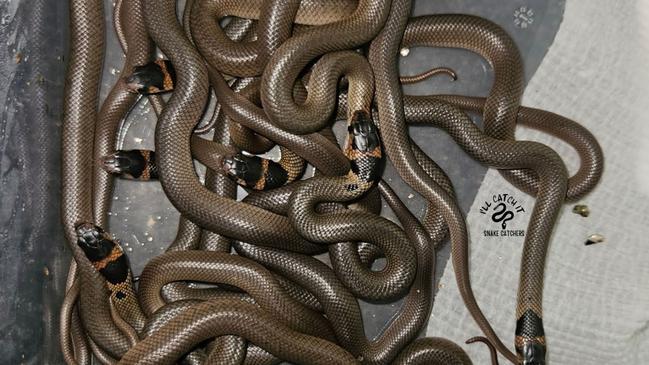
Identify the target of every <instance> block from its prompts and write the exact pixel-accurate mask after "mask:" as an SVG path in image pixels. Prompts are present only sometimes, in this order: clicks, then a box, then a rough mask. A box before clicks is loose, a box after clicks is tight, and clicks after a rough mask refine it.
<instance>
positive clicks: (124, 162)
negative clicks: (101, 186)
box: [99, 150, 158, 181]
mask: <svg viewBox="0 0 649 365" xmlns="http://www.w3.org/2000/svg"><path fill="white" fill-rule="evenodd" d="M99 163H100V165H101V167H102V168H103V169H104V170H105V171H106V172H108V173H110V174H113V175H117V176H119V177H122V178H125V179H129V180H143V181H146V180H155V179H157V178H158V168H157V165H156V164H155V152H153V151H149V150H118V151H115V152H114V153H111V154H109V155H106V156H104V157H102V158H101V160H100V161H99Z"/></svg>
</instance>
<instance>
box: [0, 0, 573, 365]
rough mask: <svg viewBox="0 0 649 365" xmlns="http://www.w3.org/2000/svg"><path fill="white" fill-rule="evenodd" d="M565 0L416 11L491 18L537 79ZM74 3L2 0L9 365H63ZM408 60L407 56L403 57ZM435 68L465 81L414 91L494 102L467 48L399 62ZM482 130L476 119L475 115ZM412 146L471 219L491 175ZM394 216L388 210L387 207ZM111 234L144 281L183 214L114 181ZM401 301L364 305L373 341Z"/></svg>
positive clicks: (150, 141) (4, 340) (136, 128)
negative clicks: (68, 75) (67, 95)
mask: <svg viewBox="0 0 649 365" xmlns="http://www.w3.org/2000/svg"><path fill="white" fill-rule="evenodd" d="M564 2H565V0H553V1H541V0H529V1H513V0H481V1H452V0H445V1H430V0H429V1H424V0H416V1H415V2H414V3H415V5H414V15H424V14H435V13H468V14H474V15H479V16H482V17H485V18H487V19H490V20H492V21H494V22H496V23H498V24H499V25H501V26H502V27H504V28H505V29H506V30H507V31H508V33H509V34H510V35H511V36H512V37H513V38H514V40H515V41H516V43H517V44H518V46H519V49H520V51H521V54H522V56H523V59H524V62H525V67H526V77H527V79H528V80H529V78H530V77H531V75H532V74H533V73H534V70H535V69H536V68H537V67H538V65H539V64H540V62H541V60H542V58H543V56H544V54H545V53H546V51H547V48H548V47H549V46H550V44H551V43H552V40H553V38H554V35H555V33H556V31H557V29H558V27H559V24H560V23H561V17H562V14H563V9H564ZM112 6H113V2H112V1H111V0H106V21H107V23H108V24H109V32H108V34H107V46H108V49H107V53H106V62H105V67H104V82H103V84H102V88H101V95H102V97H104V96H105V95H106V94H107V93H108V90H109V89H110V87H111V86H112V84H113V83H114V82H115V81H116V80H117V78H118V77H120V76H121V75H120V74H119V70H120V68H121V63H122V61H123V56H122V53H121V49H120V47H119V44H118V43H117V40H116V38H115V35H114V34H113V32H111V31H110V29H111V28H110V17H111V14H112ZM66 47H67V2H65V1H58V0H3V1H0V60H1V61H0V100H1V101H2V109H0V113H1V114H2V118H1V120H0V281H1V283H2V284H1V285H0V363H3V364H4V363H7V364H19V363H25V364H40V363H53V364H59V363H62V359H61V357H60V355H59V354H58V338H57V335H56V331H57V326H58V324H57V317H58V308H59V303H60V301H61V296H62V292H63V288H64V281H65V276H66V273H67V265H68V262H69V258H68V254H67V253H66V249H65V245H66V244H65V242H64V240H63V237H62V233H61V228H60V212H59V209H60V203H59V200H60V181H59V180H60V172H59V169H60V156H59V147H60V141H59V139H60V122H61V114H60V112H61V103H62V92H63V79H64V72H65V55H66ZM404 53H405V52H404ZM434 66H447V67H451V68H453V69H454V70H455V71H456V72H457V73H458V76H459V80H458V81H455V82H450V81H449V80H448V79H446V78H445V77H437V78H433V79H432V80H428V81H425V82H422V83H420V84H416V85H411V86H406V87H405V91H406V93H409V94H431V93H457V94H466V95H485V94H486V93H487V92H488V90H489V87H490V85H491V82H492V76H491V73H490V70H489V65H488V64H487V63H486V62H485V61H484V60H482V59H481V58H480V57H478V56H476V55H474V54H471V53H470V52H466V51H461V50H450V49H424V48H421V49H419V48H417V49H412V50H410V52H409V54H408V55H407V56H406V57H402V59H401V72H402V74H414V73H418V72H420V71H423V70H427V69H429V68H431V67H434ZM478 123H479V118H478ZM154 124H155V120H154V116H153V112H152V110H151V108H150V106H149V105H148V103H147V102H146V101H145V100H143V101H142V102H141V103H140V104H139V105H138V106H137V107H136V108H135V109H134V111H133V112H132V114H131V117H130V118H129V119H127V120H126V121H125V128H124V130H125V131H126V132H125V134H124V135H123V138H121V140H122V146H123V148H148V149H152V148H153V145H154V136H153V131H154ZM411 135H412V136H413V138H414V140H415V141H416V142H417V143H418V144H419V145H420V146H421V147H422V149H423V150H424V151H426V152H427V153H428V154H429V155H430V156H431V157H433V159H435V161H436V162H438V164H439V165H440V166H441V167H442V168H444V170H445V171H446V172H447V174H448V175H449V176H450V177H451V180H452V181H453V183H454V186H455V189H456V192H457V195H458V197H459V201H460V206H461V208H462V209H463V210H464V211H466V210H467V209H468V208H469V206H470V204H471V203H472V201H473V198H474V196H475V193H476V191H477V189H478V187H479V185H480V183H481V181H482V178H483V176H484V173H485V168H484V167H483V166H481V165H479V164H477V163H475V162H474V161H473V160H471V159H470V158H469V157H468V156H466V155H465V154H464V152H462V150H461V149H460V148H459V147H457V146H456V145H455V143H453V142H452V141H451V140H450V138H448V137H447V136H446V135H445V134H444V133H443V132H440V131H437V130H435V129H433V128H426V127H417V128H412V130H411ZM384 178H385V179H386V180H387V181H388V182H389V183H390V184H391V185H392V186H393V187H394V188H395V190H396V191H397V193H398V194H399V195H400V196H401V197H402V199H403V200H404V201H405V202H406V203H407V204H408V206H409V208H410V209H411V210H412V211H413V212H414V213H415V214H417V215H419V216H421V214H422V213H423V211H424V209H425V205H424V202H423V201H422V200H421V199H420V198H419V197H418V196H417V194H415V193H414V192H413V191H412V190H411V189H409V188H408V187H407V186H405V185H404V184H403V183H402V182H401V180H400V179H399V177H398V176H397V175H396V173H395V172H394V170H393V168H392V167H391V166H390V165H388V166H387V168H386V172H385V176H384ZM384 211H385V214H386V215H387V216H389V217H390V216H391V213H390V212H389V211H388V209H384ZM110 214H111V216H110V231H111V232H112V233H114V234H115V235H117V236H118V237H119V238H120V239H121V240H122V242H123V244H124V246H125V248H126V251H127V253H128V255H129V257H130V259H131V263H132V265H133V271H134V272H135V274H136V275H137V274H138V273H139V272H140V271H141V270H142V268H143V266H144V264H145V263H146V262H147V261H148V259H150V258H151V257H152V256H154V255H156V254H158V253H160V252H162V251H163V250H164V248H165V247H166V246H167V245H168V244H169V243H170V242H171V241H172V239H173V237H174V234H175V231H176V228H177V221H178V214H177V212H176V211H175V209H174V208H173V207H172V206H171V204H170V203H169V202H168V200H167V199H166V198H165V197H164V194H163V193H162V189H161V188H160V185H159V184H158V183H155V182H153V183H137V182H128V181H117V184H116V189H115V198H114V201H113V206H112V209H111V212H110ZM447 246H448V245H446V247H445V248H444V249H442V251H441V252H440V253H439V255H438V265H437V273H438V275H439V274H440V273H441V272H442V270H443V268H444V266H445V264H446V261H447V259H448V247H447ZM398 307H399V303H393V304H386V305H375V304H366V303H363V312H364V317H365V323H366V328H367V333H368V336H375V335H376V334H377V333H379V332H380V330H381V329H382V328H383V327H384V325H385V322H386V320H388V319H389V318H391V317H392V315H393V313H394V312H395V311H396V310H397V309H398Z"/></svg>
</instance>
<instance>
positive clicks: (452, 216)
mask: <svg viewBox="0 0 649 365" xmlns="http://www.w3.org/2000/svg"><path fill="white" fill-rule="evenodd" d="M70 3H71V6H70V14H71V22H70V24H71V29H72V31H71V51H70V63H69V70H68V76H67V80H66V92H65V94H66V95H65V115H64V121H63V182H64V184H63V201H64V227H65V232H66V238H67V239H68V241H69V243H70V249H71V251H72V253H73V257H74V259H75V260H74V262H75V263H74V264H73V265H72V266H71V270H70V276H69V280H68V285H67V290H68V293H67V295H66V298H65V301H64V305H63V308H62V314H61V323H62V325H61V333H62V337H61V344H62V349H63V354H64V358H65V359H66V362H68V364H70V365H72V364H75V363H78V364H87V363H89V358H88V352H89V351H90V350H91V351H92V352H93V354H94V355H95V357H97V359H99V360H100V361H101V362H103V363H115V362H119V363H120V364H172V363H175V362H177V361H182V362H183V363H187V364H196V365H198V364H212V363H234V364H243V363H245V364H274V363H278V362H279V361H281V360H287V361H292V362H295V363H313V364H354V363H363V364H388V363H393V364H419V363H421V364H423V363H433V364H437V363H439V364H470V363H471V360H470V359H469V358H468V356H467V355H466V353H464V351H463V350H462V349H461V348H460V347H458V346H457V345H455V344H453V343H451V342H450V341H448V340H444V339H441V338H426V339H418V340H416V337H417V335H418V334H419V332H420V331H421V329H422V328H423V327H424V325H425V323H426V321H427V319H428V315H429V313H430V310H431V306H432V287H431V286H432V282H433V280H432V275H433V273H434V257H435V247H437V246H438V245H440V244H441V243H442V242H443V240H444V238H445V237H446V236H447V235H448V237H449V238H450V241H451V245H452V262H453V267H454V270H455V274H456V278H457V281H458V287H459V289H460V293H461V295H462V298H463V299H464V302H465V304H466V306H467V308H468V310H469V312H470V313H471V315H472V316H473V317H474V319H475V320H476V322H477V323H478V325H479V327H480V328H481V330H482V331H483V332H484V334H485V336H486V337H487V338H488V341H487V343H488V344H490V345H493V346H494V347H495V349H496V350H497V351H498V352H500V353H501V354H502V355H504V356H505V357H506V358H507V359H508V360H510V361H511V362H513V363H522V364H544V363H545V353H546V351H547V350H546V343H545V337H544V329H543V324H542V306H541V304H542V290H543V269H544V265H545V256H546V252H547V248H548V244H549V241H550V236H551V233H552V227H553V226H554V223H555V220H556V219H557V215H558V211H559V208H560V206H561V204H562V203H563V202H564V201H565V200H576V199H579V198H581V197H583V196H584V195H585V194H587V193H588V192H589V191H591V190H592V189H593V188H594V187H595V185H596V183H597V181H598V180H599V179H600V177H601V175H602V171H603V155H602V152H601V149H600V147H599V145H598V144H597V141H596V140H595V138H594V137H593V136H592V135H591V134H590V133H589V132H588V131H587V130H586V129H585V128H583V127H581V126H579V125H578V124H577V123H575V122H573V121H570V120H568V119H566V118H563V117H561V116H558V115H555V114H552V113H550V112H546V111H542V110H537V109H531V108H525V107H521V105H520V101H521V96H522V91H523V81H522V75H523V72H522V61H521V59H520V56H519V54H518V50H517V49H516V46H515V44H514V42H513V41H512V40H511V38H510V37H509V36H508V35H507V34H506V33H505V32H504V31H503V30H502V29H500V28H499V27H498V26H496V25H495V24H493V23H491V22H489V21H486V20H483V19H480V18H477V17H473V16H467V15H431V16H424V17H418V18H412V19H410V18H409V14H410V10H411V4H410V1H409V0H391V1H390V0H381V1H369V0H359V1H352V0H327V1H312V0H304V1H293V0H291V1H277V0H249V1H245V2H241V1H232V0H193V1H187V4H186V8H185V10H184V13H183V15H182V24H181V23H179V21H178V20H177V16H176V2H175V1H172V0H163V1H159V0H135V1H118V3H117V4H116V7H115V12H114V18H115V19H114V20H115V24H116V27H115V28H116V31H117V34H118V39H119V41H120V44H121V46H122V49H123V50H124V52H125V55H126V58H125V62H124V67H123V70H124V74H125V75H128V76H127V77H125V78H123V79H120V80H119V81H118V82H117V83H116V84H115V86H114V87H113V89H112V91H111V93H110V94H109V96H108V97H107V98H106V100H105V101H104V102H103V104H102V107H101V108H100V109H99V110H100V112H99V113H97V110H98V108H97V106H98V94H97V88H96V87H95V86H96V85H98V84H99V81H100V80H99V75H100V71H101V67H102V59H103V49H104V44H103V38H104V27H103V7H102V4H101V2H100V1H97V0H92V1H81V0H71V1H70ZM226 17H227V18H230V19H229V23H228V25H226V26H221V25H220V22H219V21H221V20H222V19H223V18H226ZM98 22H99V23H101V24H97V23H98ZM149 37H150V38H149ZM151 40H153V42H151ZM153 43H155V45H156V46H157V47H159V48H160V49H161V51H162V52H163V53H164V54H165V59H158V60H155V61H152V60H151V59H150V57H151V53H152V50H153V47H152V45H153ZM368 44H369V49H365V48H364V47H365V46H366V45H368ZM414 46H427V47H455V48H463V49H468V50H471V51H473V52H476V53H478V54H480V55H481V56H482V57H484V58H485V59H486V60H487V61H488V62H489V63H490V65H491V67H492V69H493V72H494V76H495V77H494V84H493V86H492V89H491V91H490V92H489V94H488V95H487V96H486V97H485V98H475V97H464V96H450V95H433V96H426V97H413V96H404V95H402V92H401V87H400V85H401V83H412V82H418V81H420V80H423V79H424V78H427V77H429V76H431V75H434V74H437V73H440V72H443V73H447V74H449V75H452V76H453V77H454V78H455V74H454V72H453V70H451V69H447V68H443V69H434V70H431V71H429V72H425V73H423V74H421V75H415V76H412V77H404V78H400V77H399V75H398V70H397V62H396V61H397V55H398V51H399V48H400V47H414ZM459 77H461V75H459ZM210 88H211V89H212V91H210ZM163 92H168V93H169V94H170V98H169V99H168V101H165V100H164V99H162V98H161V97H160V96H159V95H157V94H159V93H163ZM211 92H213V95H214V96H215V98H216V103H217V105H216V107H215V108H214V112H213V114H212V115H211V116H209V115H208V116H204V115H203V114H204V113H205V109H206V104H207V102H208V95H210V94H211ZM137 93H140V94H145V95H148V98H149V101H150V102H151V104H152V105H153V106H154V109H155V110H156V113H157V114H158V123H157V126H156V137H155V151H145V150H131V151H124V150H116V141H117V135H118V133H119V125H120V122H121V121H122V120H123V119H125V118H126V116H127V114H128V113H129V111H130V109H131V108H132V106H133V105H134V104H135V103H136V102H137V100H139V96H138V95H137ZM464 111H473V112H479V113H482V115H483V119H484V122H485V129H484V131H482V130H480V129H479V128H478V127H476V126H475V125H474V124H473V122H472V121H471V119H470V118H469V117H468V116H467V115H466V114H465V112H464ZM337 118H338V119H345V120H346V122H347V131H348V139H347V142H346V143H345V144H344V146H343V147H342V148H340V147H339V146H338V144H337V140H336V138H335V136H334V135H333V134H332V132H331V124H332V122H333V120H334V119H337ZM201 120H204V121H205V122H204V123H205V124H201V125H200V127H197V125H199V123H200V121H201ZM517 123H520V124H523V125H527V126H530V127H532V128H537V129H540V130H542V131H545V132H548V133H550V134H553V135H555V136H556V137H558V138H560V139H563V140H565V141H567V142H568V143H570V144H572V145H573V146H574V147H575V148H576V150H577V151H578V154H579V156H580V158H581V160H582V164H581V166H580V169H579V170H578V171H577V173H576V174H575V175H574V176H572V177H570V178H568V176H567V171H566V168H565V166H564V164H563V161H562V160H561V158H559V156H557V155H556V153H555V152H554V151H552V150H551V149H550V148H549V147H546V146H544V145H542V144H540V143H536V142H529V141H516V140H515V138H514V130H515V126H516V124H517ZM408 124H428V125H433V126H435V127H437V128H442V129H444V130H445V131H446V132H447V133H449V134H450V135H451V137H452V138H453V139H454V140H455V141H456V142H457V143H458V144H459V145H460V146H461V147H462V148H463V149H464V150H465V151H466V152H467V153H468V154H469V155H471V156H472V157H473V158H475V159H476V160H478V161H480V162H482V163H484V164H486V165H489V166H491V167H494V168H497V169H499V171H500V172H501V173H502V174H503V176H505V177H506V178H507V180H509V181H510V182H511V183H512V184H514V185H515V186H517V187H518V188H520V189H522V190H524V191H526V192H528V193H530V194H532V195H534V196H535V197H536V203H535V206H534V209H533V211H532V215H531V219H530V223H529V226H528V229H527V235H526V238H525V244H524V250H523V257H522V265H521V276H520V282H519V288H518V290H519V292H518V304H517V308H516V317H515V318H516V321H517V326H516V333H515V341H514V342H515V343H514V344H515V346H514V347H515V349H516V354H515V353H514V352H512V351H511V350H509V348H508V347H507V346H505V345H504V344H503V342H502V341H501V340H500V338H499V336H498V335H497V334H496V333H495V331H494V330H493V328H492V327H491V325H490V324H489V322H488V321H487V320H486V318H485V316H484V315H483V313H482V311H481V310H480V307H479V306H478V304H477V303H476V300H475V298H474V296H473V291H472V289H471V283H470V278H469V260H468V257H469V256H468V237H467V227H466V222H465V220H464V217H463V216H462V213H461V212H460V210H459V208H458V206H457V204H456V202H455V193H454V191H453V187H452V184H451V183H450V181H449V179H448V177H447V176H446V175H445V174H444V172H443V170H441V168H440V167H439V166H437V164H435V162H434V161H433V160H432V159H431V158H430V157H428V156H426V154H425V153H423V152H422V151H421V149H419V147H418V146H417V145H416V144H415V143H414V142H413V141H412V140H411V139H410V138H409V136H408V132H407V125H408ZM212 128H213V129H214V130H215V133H214V137H213V140H212V141H209V140H207V139H205V138H203V137H201V136H199V134H202V133H204V132H205V131H207V130H209V129H212ZM88 141H91V142H90V143H88ZM275 145H277V146H278V148H279V149H280V151H281V155H282V157H281V159H280V160H279V161H272V160H269V159H267V158H263V157H261V156H255V155H251V154H249V153H253V154H261V153H263V152H266V151H268V150H269V149H270V148H272V147H273V146H275ZM242 151H246V152H249V153H247V154H244V153H242ZM384 155H387V157H388V158H389V159H390V160H391V162H392V163H393V165H394V166H395V168H396V170H397V172H398V173H399V175H400V176H401V177H402V178H403V180H404V181H405V182H406V183H407V184H408V185H410V186H411V187H412V188H413V189H414V190H415V191H417V192H418V193H419V194H420V195H421V196H422V197H423V198H424V199H425V200H426V201H427V203H428V208H427V211H426V213H425V215H424V217H423V219H422V221H421V222H419V220H418V219H417V218H416V217H414V216H413V215H412V214H411V213H410V212H409V211H408V210H407V209H406V207H405V206H404V205H403V203H401V201H400V199H399V197H398V196H397V195H396V194H395V193H394V191H392V190H391V188H390V187H389V185H388V184H386V183H385V182H384V181H381V165H382V160H383V157H384ZM194 159H196V160H198V161H200V162H201V163H203V164H204V165H205V166H206V167H207V168H208V172H207V175H206V179H205V184H204V185H203V184H202V183H201V182H200V180H199V178H198V176H197V174H196V172H195V168H194V164H193V160H194ZM93 160H94V161H95V163H93ZM99 161H100V162H101V163H98V162H99ZM307 162H308V163H310V164H311V165H313V166H314V167H315V169H316V173H315V175H314V177H311V178H307V179H304V180H299V178H300V177H301V175H302V172H303V171H304V169H305V168H304V166H305V164H306V163H307ZM87 171H93V173H92V174H89V173H88V172H87ZM111 174H114V175H121V176H122V177H125V178H129V179H133V180H155V179H159V181H160V183H161V185H162V187H163V190H164V192H165V194H166V195H167V197H168V198H169V200H170V201H171V202H172V204H173V205H174V207H175V208H176V209H178V211H179V212H180V213H181V219H180V222H179V229H178V233H177V236H176V238H175V239H174V241H173V242H172V243H171V244H170V245H169V247H168V248H167V252H166V253H164V254H163V255H161V256H158V257H156V258H153V259H152V260H151V261H150V262H149V263H148V265H147V266H146V268H145V270H144V272H143V273H142V275H141V278H140V282H139V287H138V289H137V290H135V287H134V285H133V283H132V274H131V272H130V269H129V267H128V260H127V259H126V256H125V254H124V252H123V251H122V250H121V248H120V246H119V243H117V242H116V241H115V240H114V239H113V238H111V237H110V236H108V235H107V233H106V232H105V231H104V229H105V228H106V227H107V223H108V222H107V211H108V209H109V204H110V196H111V194H112V176H111ZM228 176H229V177H228ZM235 182H236V183H238V184H239V185H242V186H243V187H245V188H247V189H249V190H250V194H249V195H248V196H247V197H246V198H245V199H244V200H243V201H237V200H236V190H235V187H236V185H235ZM377 185H378V187H376V186H377ZM379 194H380V195H382V196H383V199H384V200H385V201H386V202H387V203H388V205H389V206H390V207H391V209H392V210H393V211H394V212H395V214H396V216H397V218H398V220H399V223H400V225H399V224H396V223H393V222H391V221H389V220H387V219H385V218H382V217H380V216H378V213H379V212H380V203H381V200H380V196H379ZM117 236H119V233H118V234H117ZM231 248H234V249H235V250H236V252H237V253H238V254H239V255H232V254H231V253H230V250H231ZM199 250H200V251H199ZM326 250H328V251H329V257H330V259H331V267H330V266H328V265H326V264H324V263H322V262H320V261H318V260H316V259H315V258H313V257H310V256H309V255H313V254H318V253H322V252H324V251H326ZM380 257H382V258H384V259H385V262H386V264H385V267H384V268H382V269H380V270H373V269H372V268H371V267H372V264H373V263H374V261H375V260H377V259H378V258H380ZM197 282H198V283H201V284H206V283H208V284H209V285H208V286H207V287H205V286H204V285H203V286H200V287H197V286H196V285H195V284H194V283H197ZM215 285H216V286H215ZM400 297H405V299H404V303H403V305H402V308H401V310H400V311H399V313H398V314H397V315H396V316H395V317H394V318H393V319H392V321H391V322H390V323H389V324H388V326H387V327H386V328H385V329H384V331H383V332H382V333H381V334H380V335H379V336H378V337H377V338H376V339H374V340H370V339H368V338H367V337H366V336H365V333H364V330H363V326H362V317H361V315H360V309H359V307H358V302H357V298H362V299H365V300H371V301H388V300H394V299H397V298H400ZM140 304H141V306H140ZM77 313H78V314H77ZM86 334H87V337H86ZM492 361H493V362H497V359H496V358H495V357H494V358H493V360H492Z"/></svg>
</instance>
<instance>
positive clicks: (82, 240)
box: [75, 222, 116, 262]
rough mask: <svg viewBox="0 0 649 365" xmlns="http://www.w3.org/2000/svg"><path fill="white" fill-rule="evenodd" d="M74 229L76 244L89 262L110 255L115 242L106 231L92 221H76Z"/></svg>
mask: <svg viewBox="0 0 649 365" xmlns="http://www.w3.org/2000/svg"><path fill="white" fill-rule="evenodd" d="M75 230H76V233H77V245H79V247H81V249H82V250H83V252H84V253H85V254H86V256H87V257H88V259H89V260H90V261H91V262H96V261H99V260H101V259H103V258H105V257H107V256H108V255H110V253H111V251H112V250H113V247H114V246H115V244H116V243H115V241H113V239H112V238H111V237H110V236H109V235H108V233H106V232H104V230H103V229H101V227H99V226H96V225H94V224H92V223H88V222H81V223H78V224H77V225H76V226H75Z"/></svg>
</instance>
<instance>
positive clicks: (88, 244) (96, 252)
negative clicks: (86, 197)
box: [75, 222, 130, 299]
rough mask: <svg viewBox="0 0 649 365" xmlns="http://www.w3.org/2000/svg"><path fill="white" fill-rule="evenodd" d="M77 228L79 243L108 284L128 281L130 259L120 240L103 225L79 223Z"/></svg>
mask: <svg viewBox="0 0 649 365" xmlns="http://www.w3.org/2000/svg"><path fill="white" fill-rule="evenodd" d="M75 230H76V232H77V245H79V247H81V249H82V250H83V252H84V253H85V254H86V257H87V258H88V260H89V261H90V263H91V264H92V265H93V266H94V267H95V269H97V271H99V273H100V274H101V275H102V276H103V277H104V278H105V279H106V281H107V282H108V284H110V285H120V284H123V283H126V282H127V279H128V277H129V274H130V268H129V265H128V259H127V258H126V255H124V251H123V250H122V247H121V246H120V245H119V242H117V241H116V240H115V239H113V238H112V237H111V236H110V235H109V234H108V233H106V232H105V231H104V230H103V229H102V228H101V227H99V226H96V225H94V224H92V223H88V222H82V223H78V224H77V225H76V227H75ZM118 294H119V293H118ZM121 295H123V293H122V294H121ZM118 299H119V298H118Z"/></svg>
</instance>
